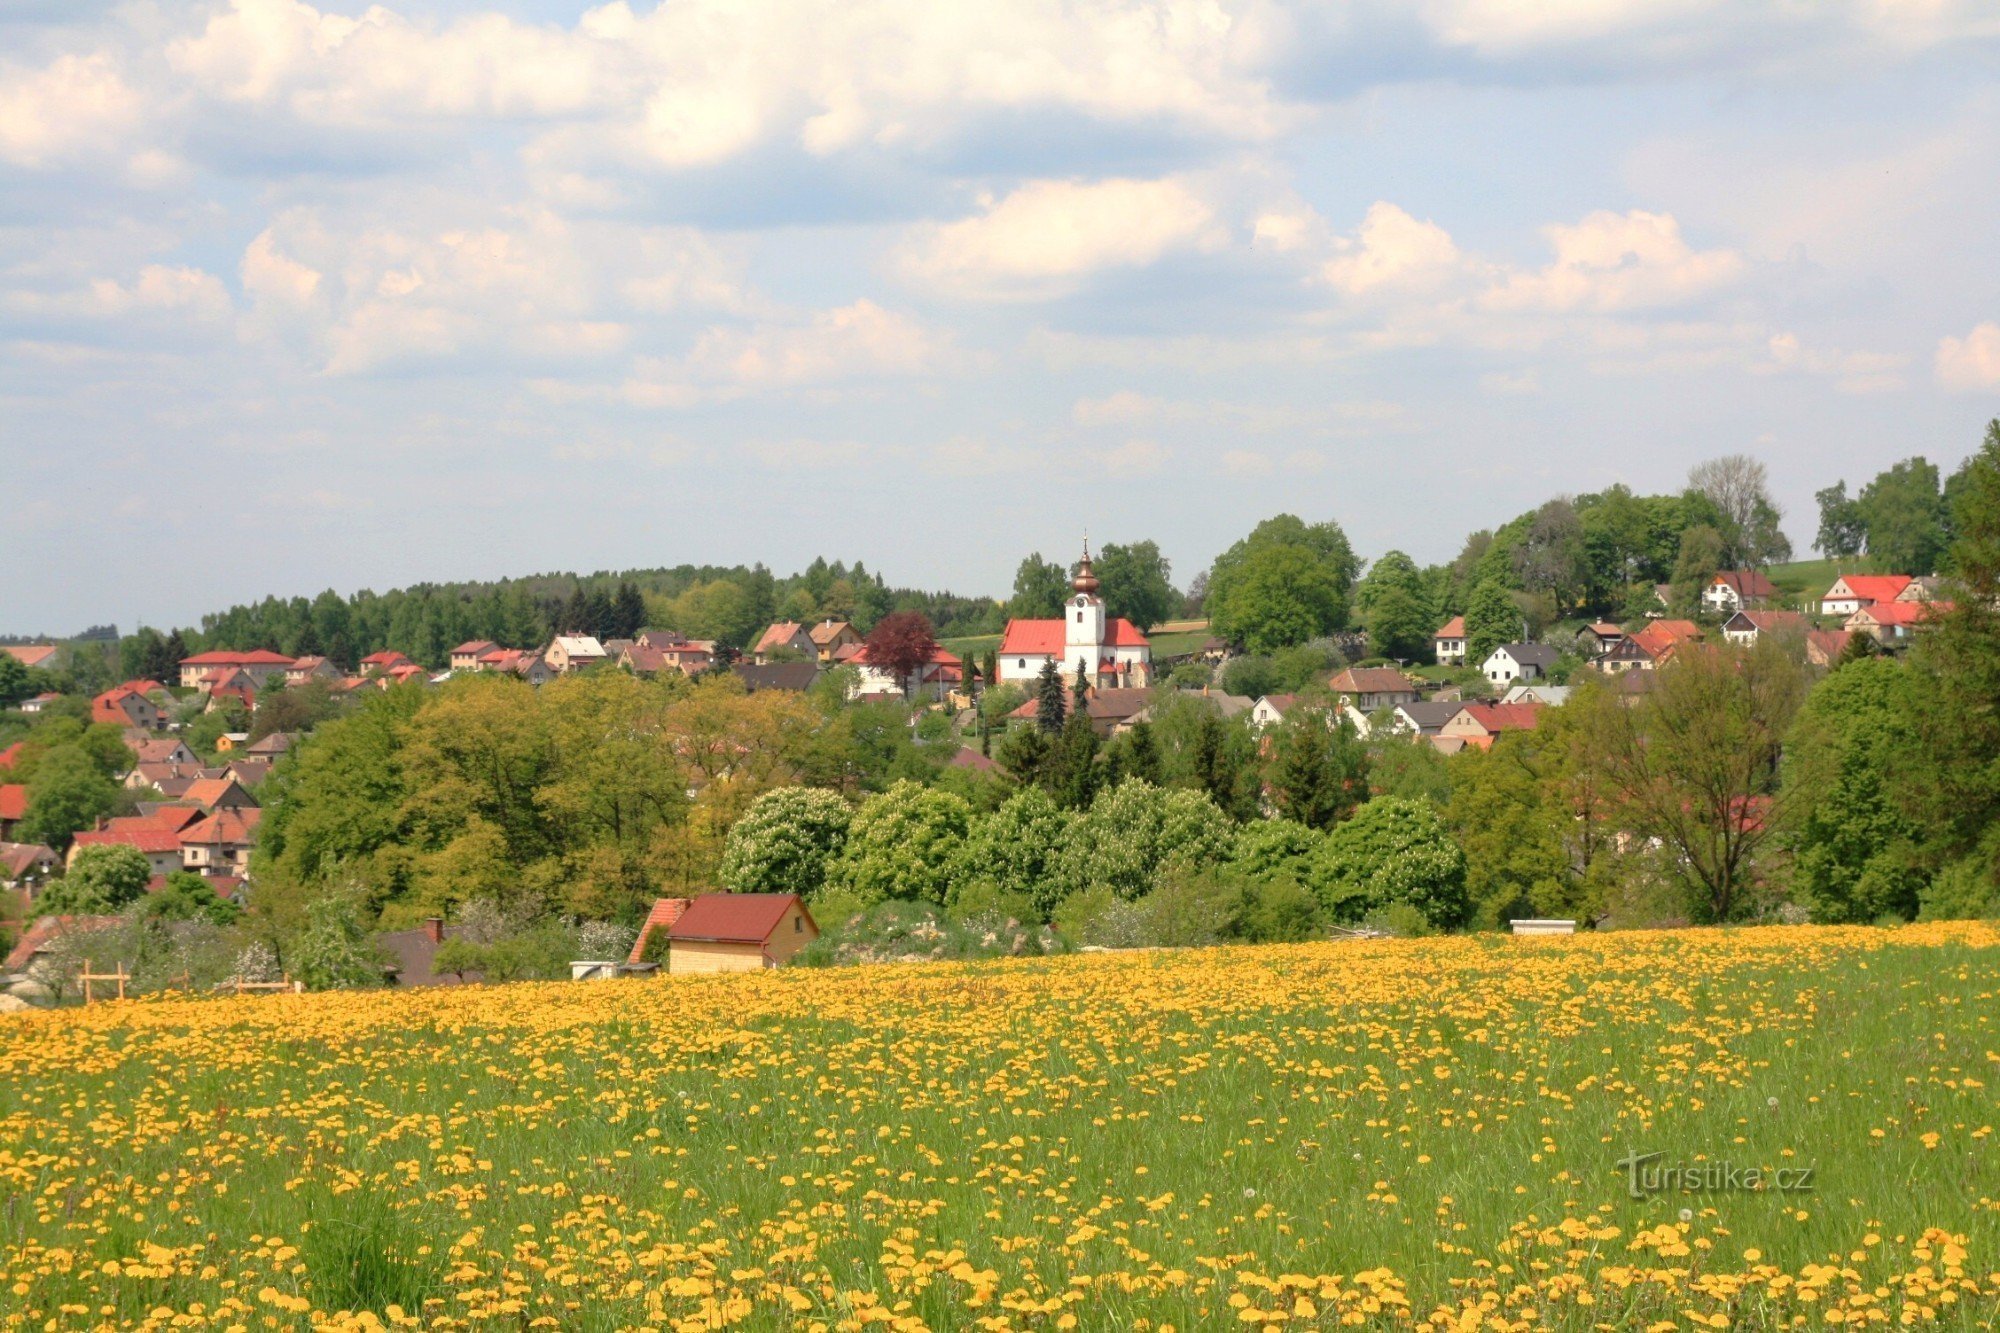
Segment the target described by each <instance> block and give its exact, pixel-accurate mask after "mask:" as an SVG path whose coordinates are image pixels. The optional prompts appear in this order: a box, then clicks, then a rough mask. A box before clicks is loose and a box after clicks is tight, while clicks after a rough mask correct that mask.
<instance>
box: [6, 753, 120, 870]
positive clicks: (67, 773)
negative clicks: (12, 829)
mask: <svg viewBox="0 0 2000 1333" xmlns="http://www.w3.org/2000/svg"><path fill="white" fill-rule="evenodd" d="M27 787H28V809H27V814H26V816H25V817H24V818H23V819H22V820H21V824H20V828H19V830H18V831H19V834H20V837H21V840H22V841H24V842H40V843H47V844H48V845H49V846H51V847H53V848H55V849H56V850H57V851H61V850H62V849H64V848H66V847H68V846H69V843H70V838H71V836H72V835H74V834H76V833H77V832H79V831H80V830H83V829H87V828H89V827H91V826H92V825H93V824H95V823H96V822H97V821H98V820H99V819H102V818H104V817H105V816H107V815H109V814H111V813H112V811H114V810H116V809H117V808H118V794H119V788H118V784H117V783H115V782H113V781H112V780H111V779H110V778H108V777H106V776H105V775H104V772H103V770H102V769H101V768H100V767H99V766H98V765H97V764H96V763H95V762H94V761H93V760H92V759H91V757H90V755H89V754H88V753H87V752H86V751H85V750H84V749H83V747H82V746H81V745H59V746H57V747H56V748H55V749H53V750H50V751H49V752H48V753H46V754H44V755H43V756H42V757H41V760H40V761H39V762H38V763H37V764H36V765H35V771H34V776H33V777H31V778H30V779H29V780H28V783H27Z"/></svg>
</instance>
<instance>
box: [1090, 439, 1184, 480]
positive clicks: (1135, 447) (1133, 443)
mask: <svg viewBox="0 0 2000 1333" xmlns="http://www.w3.org/2000/svg"><path fill="white" fill-rule="evenodd" d="M1166 465H1167V451H1166V449H1165V448H1164V447H1163V446H1162V445H1161V444H1160V442H1159V441H1158V440H1127V441H1125V443H1123V444H1120V445H1116V446H1114V447H1113V448H1110V449H1105V450H1101V451H1099V452H1097V453H1093V454H1091V455H1090V466H1091V467H1092V468H1093V469H1094V470H1096V471H1099V472H1102V473H1104V474H1105V475H1107V476H1112V477H1143V476H1149V475H1151V474H1152V473H1155V472H1158V471H1159V470H1160V469H1161V468H1163V467H1165V466H1166Z"/></svg>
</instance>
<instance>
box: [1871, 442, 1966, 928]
mask: <svg viewBox="0 0 2000 1333" xmlns="http://www.w3.org/2000/svg"><path fill="white" fill-rule="evenodd" d="M1961 475H1962V478H1963V480H1962V481H1958V479H1957V478H1955V479H1954V480H1955V481H1957V482H1958V484H1957V485H1956V486H1955V490H1956V492H1957V497H1956V501H1957V502H1956V509H1955V512H1954V514H1953V521H1954V525H1955V527H1956V529H1957V541H1956V543H1955V544H1954V545H1953V547H1952V550H1951V564H1952V568H1953V571H1954V573H1953V578H1952V583H1951V586H1950V589H1949V592H1948V593H1947V596H1948V598H1949V600H1950V603H1951V604H1950V607H1949V609H1947V610H1944V611H1942V612H1940V613H1935V614H1933V616H1932V618H1931V622H1930V623H1929V624H1928V625H1927V626H1926V627H1925V629H1924V632H1923V633H1922V634H1921V635H1919V636H1918V638H1917V643H1916V646H1915V648H1914V649H1913V650H1912V652H1911V654H1910V665H1911V667H1912V668H1913V669H1914V670H1915V671H1916V672H1917V673H1918V680H1917V681H1916V682H1914V683H1913V696H1912V697H1913V700H1914V702H1913V705H1912V707H1913V712H1914V719H1913V725H1914V727H1915V729H1916V732H1917V735H1918V736H1920V737H1921V738H1922V740H1923V745H1924V751H1925V754H1926V756H1927V758H1928V760H1929V773H1930V781H1929V783H1928V784H1927V785H1928V791H1927V792H1926V793H1925V797H1926V799H1924V800H1923V802H1922V804H1921V806H1920V811H1921V813H1922V815H1923V816H1924V817H1925V818H1926V820H1927V822H1928V824H1929V825H1930V828H1931V834H1932V837H1933V838H1934V839H1935V842H1936V848H1937V852H1938V854H1939V855H1940V856H1941V857H1949V858H1960V859H1962V860H1964V861H1966V862H1968V864H1966V866H1965V867H1964V869H1963V871H1962V873H1961V874H1960V876H1959V877H1960V878H1964V879H1967V880H1968V881H1972V880H1980V879H1983V881H1984V882H1985V884H1986V885H1987V886H1988V888H1989V889H1990V888H1991V887H1992V886H1993V885H1994V884H1995V883H2000V843H1996V839H1995V838H1994V836H1993V835H1992V830H1993V828H1994V826H1995V824H1996V823H2000V711H1996V709H1995V708H1994V700H1996V699H2000V420H1995V421H1994V422H1992V423H1991V424H1990V425H1988V426H1987V428H1986V439H1985V443H1984V444H1983V445H1982V446H1981V447H1980V448H1979V450H1978V451H1977V452H1976V453H1974V454H1973V456H1972V458H1971V459H1970V460H1969V461H1968V463H1967V465H1966V467H1965V469H1964V470H1963V472H1962V474H1961ZM1842 669H1843V670H1845V669H1846V668H1842Z"/></svg>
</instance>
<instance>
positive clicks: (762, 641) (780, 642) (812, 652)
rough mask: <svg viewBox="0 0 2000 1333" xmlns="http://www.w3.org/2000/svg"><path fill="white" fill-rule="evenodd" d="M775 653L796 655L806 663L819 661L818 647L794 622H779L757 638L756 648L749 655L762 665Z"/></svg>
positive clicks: (802, 627) (810, 636) (807, 633)
mask: <svg viewBox="0 0 2000 1333" xmlns="http://www.w3.org/2000/svg"><path fill="white" fill-rule="evenodd" d="M777 652H788V653H797V654H798V655H799V657H800V658H801V659H802V660H804V661H807V662H812V661H817V660H818V659H819V647H818V645H816V644H815V643H813V638H812V634H811V632H810V631H808V630H807V629H806V627H805V626H804V625H801V624H800V623H799V622H798V621H796V620H780V621H778V622H776V623H775V624H773V625H772V626H771V627H770V628H768V629H766V630H765V631H764V632H763V634H761V635H759V636H758V639H757V646H756V647H754V648H752V649H751V650H750V655H751V656H752V657H753V658H755V659H756V661H757V662H758V664H759V665H762V664H763V663H764V662H765V661H767V660H768V659H769V655H770V654H772V653H777Z"/></svg>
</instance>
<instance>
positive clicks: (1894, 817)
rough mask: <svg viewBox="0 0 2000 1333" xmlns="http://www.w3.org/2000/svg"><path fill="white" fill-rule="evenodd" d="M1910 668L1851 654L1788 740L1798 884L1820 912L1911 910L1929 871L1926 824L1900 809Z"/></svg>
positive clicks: (1907, 772)
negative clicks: (1924, 857) (1923, 849)
mask: <svg viewBox="0 0 2000 1333" xmlns="http://www.w3.org/2000/svg"><path fill="white" fill-rule="evenodd" d="M1914 705H1915V700H1914V699H1913V698H1912V696H1911V673H1910V672H1909V671H1908V670H1907V669H1906V668H1905V667H1904V665H1903V664H1902V663H1901V662H1897V661H1894V660H1891V659H1888V658H1877V659H1874V660H1864V661H1859V662H1852V663H1847V664H1845V665H1843V666H1841V667H1840V669H1839V670H1837V671H1835V672H1834V673H1833V674H1832V675H1830V676H1828V677H1827V678H1826V680H1825V681H1823V682H1822V683H1821V684H1820V685H1819V687H1818V688H1817V689H1815V690H1813V692H1812V693H1811V694H1810V695H1809V696H1808V697H1807V699H1806V701H1805V704H1804V706H1803V707H1801V708H1800V709H1799V714H1798V719H1797V720H1796V721H1795V722H1794V723H1793V724H1792V730H1791V734H1790V736H1789V737H1788V738H1787V741H1786V745H1785V757H1784V787H1785V791H1786V793H1787V805H1788V807H1789V808H1790V810H1791V827H1792V832H1791V834H1790V836H1789V837H1788V838H1787V841H1788V842H1789V843H1790V845H1791V848H1792V853H1793V862H1792V864H1793V884H1794V887H1795V889H1796V890H1797V891H1798V892H1799V893H1800V894H1801V895H1803V896H1804V897H1805V898H1806V900H1807V901H1808V903H1809V904H1810V905H1811V907H1812V910H1813V915H1814V917H1815V918H1816V919H1818V920H1822V921H1832V922H1849V923H1855V924H1867V923H1870V922H1873V921H1875V920H1876V919H1878V918H1879V917H1881V916H1883V915H1885V914H1889V915H1894V916H1898V917H1901V918H1902V919H1904V920H1906V921H1907V920H1911V919H1913V918H1914V917H1915V916H1916V915H1917V908H1918V894H1919V891H1920V889H1921V888H1922V886H1923V881H1924V878H1925V876H1924V875H1923V873H1922V870H1921V866H1920V861H1921V857H1920V856H1919V845H1918V844H1919V842H1920V840H1921V838H1922V829H1921V827H1920V826H1919V825H1918V824H1917V822H1916V821H1915V820H1914V819H1912V818H1911V817H1910V816H1909V815H1907V814H1906V813H1905V812H1904V810H1903V809H1902V801H1901V798H1902V794H1903V792H1904V791H1905V790H1907V789H1908V784H1909V783H1910V781H1911V779H1912V777H1913V776H1914V775H1913V774H1912V772H1911V766H1912V761H1913V760H1915V759H1916V758H1917V756H1918V753H1919V751H1918V746H1917V744H1916V738H1915V736H1914V735H1913V734H1912V730H1911V723H1912V721H1913V720H1914V718H1915V715H1916V709H1915V706H1914Z"/></svg>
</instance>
